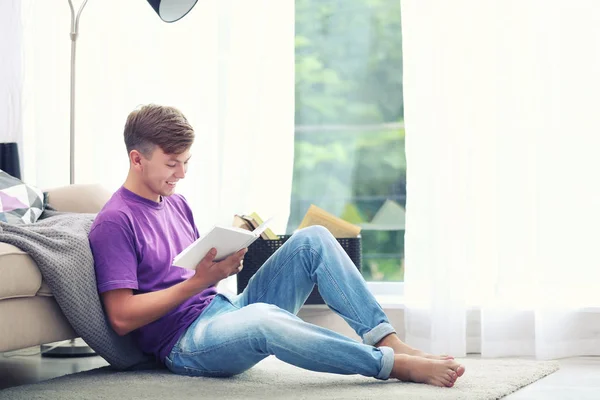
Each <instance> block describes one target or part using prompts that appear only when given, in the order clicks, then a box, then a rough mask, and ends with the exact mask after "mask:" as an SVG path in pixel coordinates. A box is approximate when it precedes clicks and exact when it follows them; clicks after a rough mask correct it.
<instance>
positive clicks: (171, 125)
mask: <svg viewBox="0 0 600 400" xmlns="http://www.w3.org/2000/svg"><path fill="white" fill-rule="evenodd" d="M124 136H125V145H126V147H127V153H128V155H129V163H130V166H129V174H128V175H127V179H126V181H125V183H124V184H123V186H122V187H121V188H120V189H119V190H118V191H117V192H116V193H115V194H114V195H113V196H112V198H111V199H110V200H109V201H108V203H107V204H106V205H105V206H104V208H103V209H102V211H101V212H100V213H99V214H98V216H97V217H96V219H95V221H94V224H93V226H92V229H91V231H90V237H89V238H90V245H91V247H92V251H93V254H94V260H95V267H96V277H97V284H98V291H99V292H100V294H101V297H102V301H103V304H104V308H105V311H106V313H107V315H108V318H109V321H110V323H111V326H112V327H113V329H114V330H115V331H116V332H117V333H118V334H119V335H125V334H127V333H130V332H131V333H132V334H133V335H134V338H135V339H136V341H137V343H138V345H139V346H140V348H141V349H142V350H143V351H144V352H146V353H151V354H154V355H155V356H156V357H157V359H159V360H160V361H161V362H163V363H165V365H166V366H167V368H168V369H170V370H171V371H173V372H174V373H177V374H186V375H201V376H231V375H235V374H239V373H241V372H243V371H245V370H247V369H249V368H251V367H252V366H253V365H255V364H256V363H258V362H259V361H261V360H262V359H264V358H265V357H267V356H269V355H275V356H276V357H277V358H279V359H280V360H283V361H285V362H288V363H290V364H293V365H296V366H299V367H302V368H306V369H310V370H313V371H323V372H332V373H338V374H361V375H365V376H372V377H375V378H378V379H389V378H397V379H400V380H403V381H415V382H423V383H429V384H432V385H437V386H447V387H451V386H453V385H454V383H455V381H456V379H457V378H458V377H460V376H461V375H462V374H463V373H464V370H465V369H464V367H463V366H462V365H460V364H459V363H458V362H456V361H455V360H454V359H453V358H452V357H448V356H440V357H437V356H432V355H429V354H425V353H423V352H421V351H418V350H416V349H413V348H411V347H409V346H407V345H406V344H404V343H403V342H402V341H400V339H399V338H398V337H397V336H396V333H395V330H394V328H393V327H392V326H391V325H390V324H389V322H388V319H387V317H386V315H385V314H384V312H383V310H382V309H381V307H380V306H379V304H378V303H377V302H376V300H375V299H374V297H373V296H372V295H371V293H370V292H369V290H368V289H367V287H366V285H365V282H364V280H363V278H362V276H361V275H360V273H359V272H358V271H357V269H356V267H355V266H354V264H353V263H352V261H351V260H350V258H349V257H348V256H347V254H346V253H345V252H344V251H343V249H342V248H341V247H340V245H339V244H338V242H337V241H336V240H335V239H334V238H333V237H332V236H331V234H330V233H329V232H328V231H327V230H326V229H325V228H322V227H309V228H306V229H302V230H300V231H298V232H297V233H296V234H294V235H293V236H292V238H290V239H289V240H288V241H287V242H286V243H285V245H283V246H282V247H281V248H280V249H279V250H278V251H277V252H276V253H275V254H274V255H273V256H272V257H271V258H270V259H269V260H268V261H267V262H266V263H265V264H264V265H263V266H262V267H261V268H260V270H259V271H258V272H257V273H256V274H255V276H254V277H253V278H252V279H251V280H250V282H249V283H248V286H247V288H246V289H245V290H244V292H243V293H241V294H240V295H237V296H235V297H232V298H228V297H225V296H224V295H221V294H217V291H216V290H215V285H216V284H217V283H218V282H219V281H221V280H222V279H224V278H226V277H228V276H230V275H233V274H236V273H238V272H239V271H240V270H241V268H242V260H243V257H244V254H245V253H246V251H247V249H243V250H241V251H239V252H237V253H236V254H234V255H232V256H230V257H228V258H226V259H225V260H223V261H221V262H214V261H213V260H214V258H215V256H216V254H215V253H214V252H211V253H209V254H208V255H207V256H206V257H205V258H204V259H203V260H202V261H201V262H200V263H199V264H198V266H197V268H196V270H195V271H191V270H187V269H183V268H179V267H175V266H173V265H172V264H171V263H172V260H173V258H174V257H175V255H177V254H178V253H179V252H180V251H181V250H183V249H184V248H185V247H186V246H187V245H189V244H190V243H191V242H193V241H194V240H196V239H197V238H198V237H199V234H198V230H197V228H196V225H195V223H194V219H193V216H192V212H191V210H190V207H189V205H188V204H187V202H186V200H185V199H184V198H183V197H182V196H181V195H177V194H174V193H175V187H176V185H177V182H178V181H179V180H180V179H183V178H184V177H185V174H186V170H187V164H188V162H189V160H190V157H191V155H190V147H191V145H192V143H193V141H194V131H193V129H192V127H191V126H190V124H189V123H188V121H187V120H186V118H185V117H184V116H183V114H181V112H179V111H178V110H176V109H174V108H172V107H162V106H156V105H147V106H144V107H141V108H140V109H138V110H135V111H133V112H132V113H131V114H130V115H129V117H128V118H127V122H126V124H125V132H124ZM207 195H210V189H209V188H208V189H207ZM213 251H214V249H213ZM316 283H318V285H319V290H320V292H321V296H322V297H323V299H324V300H325V302H326V303H327V304H328V305H329V307H330V308H331V309H333V310H334V311H335V312H337V313H338V314H339V315H341V316H342V317H343V318H344V319H345V320H346V321H347V322H348V324H350V326H351V327H352V328H354V330H355V331H356V333H357V334H358V335H359V336H360V337H361V338H362V340H363V343H360V342H357V341H355V340H352V339H349V338H347V337H345V336H343V335H340V334H338V333H336V332H333V331H330V330H327V329H324V328H321V327H318V326H315V325H312V324H308V323H306V322H304V321H302V320H301V319H300V318H298V317H297V316H296V314H297V312H298V310H299V309H300V307H301V306H302V305H303V303H304V301H305V300H306V298H307V297H308V295H309V294H310V292H311V291H312V289H313V286H314V284H316Z"/></svg>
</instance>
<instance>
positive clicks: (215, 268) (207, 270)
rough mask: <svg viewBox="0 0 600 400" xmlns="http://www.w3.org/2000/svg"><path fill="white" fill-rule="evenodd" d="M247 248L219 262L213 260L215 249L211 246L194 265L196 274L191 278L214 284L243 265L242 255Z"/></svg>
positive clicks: (237, 270) (237, 271)
mask: <svg viewBox="0 0 600 400" xmlns="http://www.w3.org/2000/svg"><path fill="white" fill-rule="evenodd" d="M247 251H248V248H244V249H242V250H239V251H237V252H236V253H234V254H232V255H230V256H229V257H227V258H225V259H224V260H221V261H219V262H214V259H215V257H216V256H217V250H216V249H214V248H212V249H211V250H210V251H209V252H208V254H207V255H206V256H205V257H204V258H203V259H202V261H200V263H198V265H197V266H196V274H195V275H194V276H193V277H192V278H191V279H193V280H197V281H199V282H203V283H204V284H208V286H210V285H216V284H217V283H219V282H220V281H221V280H223V279H225V278H227V277H229V276H231V275H235V274H237V273H239V272H240V271H241V270H242V268H243V265H244V255H245V254H246V252H247Z"/></svg>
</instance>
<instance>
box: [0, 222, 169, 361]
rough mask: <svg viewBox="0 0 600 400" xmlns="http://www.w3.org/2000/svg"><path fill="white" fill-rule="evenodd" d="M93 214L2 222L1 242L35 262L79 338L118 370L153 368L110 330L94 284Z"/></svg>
mask: <svg viewBox="0 0 600 400" xmlns="http://www.w3.org/2000/svg"><path fill="white" fill-rule="evenodd" d="M95 217H96V214H75V213H63V212H58V211H51V210H45V211H44V213H43V214H42V215H41V217H40V219H39V220H38V221H37V222H35V223H33V224H28V225H13V224H7V223H4V222H0V241H1V242H5V243H9V244H12V245H13V246H16V247H18V248H19V249H21V250H22V251H24V252H26V253H27V254H28V255H29V256H30V257H31V258H32V259H33V260H34V261H35V263H36V264H37V266H38V268H39V269H40V271H41V273H42V276H43V278H44V280H45V281H46V283H47V284H48V286H49V287H50V289H51V290H52V294H53V295H54V298H55V299H56V302H57V303H58V305H59V307H60V308H61V310H62V312H63V314H64V315H65V317H66V318H67V320H68V321H69V323H70V324H71V326H72V327H73V329H74V330H75V332H76V333H77V334H78V335H79V336H81V338H82V339H83V340H84V341H85V342H86V343H87V344H88V345H89V346H90V347H91V348H92V349H94V351H95V352H96V353H97V354H98V355H100V356H102V357H103V358H104V359H105V360H106V361H108V362H109V363H110V364H111V365H112V366H113V367H114V368H116V369H122V370H123V369H145V368H156V367H157V364H156V362H155V361H154V357H151V356H149V355H146V354H144V353H142V351H141V350H140V349H139V348H138V347H137V346H136V344H135V343H134V341H133V339H132V338H131V337H130V335H126V336H119V335H117V334H116V333H115V331H114V330H113V329H112V328H111V326H110V324H109V322H108V320H107V318H106V315H105V313H104V310H103V308H102V304H101V302H100V297H99V295H98V290H97V288H96V274H95V272H94V258H93V256H92V251H91V249H90V245H89V241H88V234H89V232H90V227H91V225H92V222H93V220H94V218H95Z"/></svg>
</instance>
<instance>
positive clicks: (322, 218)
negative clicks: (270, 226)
mask: <svg viewBox="0 0 600 400" xmlns="http://www.w3.org/2000/svg"><path fill="white" fill-rule="evenodd" d="M311 225H321V226H324V227H325V228H327V229H328V230H329V232H331V234H332V235H333V236H334V237H336V238H353V237H357V236H358V235H359V234H360V230H361V229H360V227H359V226H356V225H354V224H351V223H350V222H347V221H344V220H343V219H341V218H338V217H336V216H335V215H333V214H330V213H328V212H327V211H325V210H323V209H321V208H319V207H317V206H315V205H314V204H311V206H310V207H309V208H308V211H307V212H306V214H305V215H304V218H303V219H302V222H301V223H300V226H299V227H298V229H302V228H305V227H307V226H311Z"/></svg>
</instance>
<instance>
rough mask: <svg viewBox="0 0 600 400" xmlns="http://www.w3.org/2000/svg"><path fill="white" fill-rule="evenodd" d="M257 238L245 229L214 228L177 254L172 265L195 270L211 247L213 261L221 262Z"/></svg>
mask: <svg viewBox="0 0 600 400" xmlns="http://www.w3.org/2000/svg"><path fill="white" fill-rule="evenodd" d="M258 237H259V235H256V234H255V233H254V232H250V231H248V230H245V229H240V228H234V227H222V226H215V227H213V228H212V229H211V230H210V231H209V232H208V233H207V234H206V235H203V236H201V237H200V238H199V239H198V240H196V241H195V242H194V243H192V244H190V245H189V246H188V247H187V248H186V249H185V250H183V251H182V252H181V253H179V254H178V255H177V257H175V259H174V260H173V265H175V266H177V267H183V268H187V269H196V266H197V265H198V263H199V262H200V261H201V260H202V259H203V258H204V256H206V254H208V252H209V250H210V249H211V248H213V247H214V248H216V249H217V256H216V258H215V261H221V260H223V259H225V258H227V257H228V256H230V255H232V254H234V253H235V252H236V251H238V250H241V249H243V248H245V247H248V246H249V245H250V244H251V243H252V242H254V241H255V240H256V239H257V238H258Z"/></svg>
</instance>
